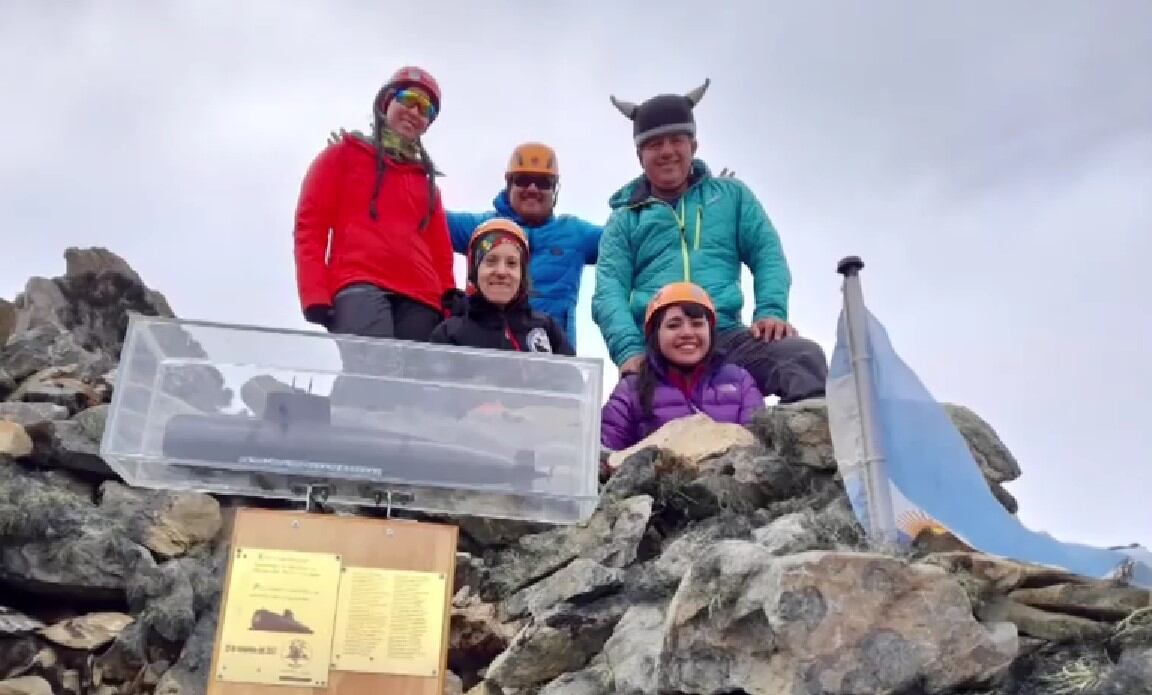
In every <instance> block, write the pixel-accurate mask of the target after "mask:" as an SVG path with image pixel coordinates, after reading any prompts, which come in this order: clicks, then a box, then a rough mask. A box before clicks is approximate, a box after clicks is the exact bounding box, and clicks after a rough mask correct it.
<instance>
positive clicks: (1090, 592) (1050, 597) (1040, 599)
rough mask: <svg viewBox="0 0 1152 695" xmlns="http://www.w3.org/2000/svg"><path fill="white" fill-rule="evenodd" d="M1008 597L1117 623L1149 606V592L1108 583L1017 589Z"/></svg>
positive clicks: (1038, 606)
mask: <svg viewBox="0 0 1152 695" xmlns="http://www.w3.org/2000/svg"><path fill="white" fill-rule="evenodd" d="M1008 598H1009V599H1012V600H1014V601H1017V602H1019V603H1023V604H1025V605H1028V606H1033V607H1035V608H1043V609H1045V610H1055V611H1059V612H1062V613H1071V614H1074V615H1079V616H1082V617H1087V618H1092V619H1095V620H1104V621H1109V620H1120V619H1122V618H1125V617H1127V616H1129V615H1131V614H1132V613H1133V612H1135V611H1137V610H1140V609H1141V608H1146V607H1148V606H1152V592H1150V591H1149V590H1147V589H1140V588H1137V587H1129V586H1115V585H1113V584H1110V583H1107V582H1092V583H1066V584H1054V585H1051V586H1044V587H1031V588H1026V589H1017V590H1015V591H1013V592H1011V593H1010V594H1008Z"/></svg>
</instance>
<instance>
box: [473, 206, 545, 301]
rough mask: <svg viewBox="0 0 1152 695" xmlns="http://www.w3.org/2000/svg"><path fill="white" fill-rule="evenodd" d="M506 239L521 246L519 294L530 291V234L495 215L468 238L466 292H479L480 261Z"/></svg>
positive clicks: (513, 223)
mask: <svg viewBox="0 0 1152 695" xmlns="http://www.w3.org/2000/svg"><path fill="white" fill-rule="evenodd" d="M505 239H511V240H512V243H514V244H516V245H517V246H519V247H520V253H521V254H522V255H521V264H520V291H519V292H518V293H517V296H518V297H520V296H524V295H525V294H527V292H528V254H529V250H528V235H527V234H525V233H524V230H523V229H522V228H521V227H520V225H518V224H516V223H515V222H513V221H512V220H509V219H506V218H503V217H494V218H492V219H490V220H488V221H487V222H484V223H483V224H481V225H479V226H478V227H476V230H475V231H473V232H472V238H471V239H469V240H468V284H467V286H466V287H465V294H467V295H473V294H476V292H478V291H479V290H478V288H477V284H476V283H477V276H478V273H479V268H480V262H481V261H483V260H484V256H486V255H488V252H489V251H491V250H492V249H494V248H496V246H497V245H498V244H500V243H501V242H503V241H504V240H505Z"/></svg>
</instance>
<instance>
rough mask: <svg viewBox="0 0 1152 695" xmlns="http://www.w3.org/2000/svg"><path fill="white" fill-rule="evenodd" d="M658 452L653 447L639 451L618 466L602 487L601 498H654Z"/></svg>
mask: <svg viewBox="0 0 1152 695" xmlns="http://www.w3.org/2000/svg"><path fill="white" fill-rule="evenodd" d="M659 458H660V450H659V449H658V448H656V447H654V446H652V447H647V448H645V449H641V450H640V451H637V452H636V453H634V454H632V455H631V456H629V457H628V458H626V459H624V461H623V462H622V463H621V464H620V467H619V468H617V469H616V471H615V472H614V473H613V474H612V477H611V478H609V479H608V482H607V483H605V485H604V490H603V491H602V492H601V496H602V497H603V498H605V499H609V500H623V499H627V498H629V497H635V496H636V495H649V496H652V497H654V496H656V494H657V492H656V489H657V486H656V465H657V462H658V460H659Z"/></svg>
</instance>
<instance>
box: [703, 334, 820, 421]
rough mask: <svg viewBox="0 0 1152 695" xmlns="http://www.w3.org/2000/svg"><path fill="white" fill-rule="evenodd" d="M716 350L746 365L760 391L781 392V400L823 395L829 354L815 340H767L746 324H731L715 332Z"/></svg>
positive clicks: (789, 338)
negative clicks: (735, 325)
mask: <svg viewBox="0 0 1152 695" xmlns="http://www.w3.org/2000/svg"><path fill="white" fill-rule="evenodd" d="M716 350H717V351H718V352H721V353H723V354H724V355H725V358H726V360H727V361H728V362H731V363H732V364H737V365H740V366H741V367H743V368H744V369H747V370H748V372H749V373H751V374H752V378H753V379H755V380H756V385H757V386H759V387H760V391H761V393H763V394H764V395H765V396H779V397H780V402H781V403H794V402H796V401H802V400H804V399H805V398H816V397H822V396H823V395H824V382H825V380H826V379H827V378H828V358H827V357H826V356H825V355H824V348H822V347H820V344H819V343H817V342H815V341H812V340H808V339H807V338H801V337H799V336H791V337H788V338H782V339H780V340H773V341H770V342H764V341H762V340H759V339H757V338H753V337H752V334H751V333H750V332H749V331H748V329H747V328H732V329H729V330H727V331H724V332H722V333H720V334H719V335H717V336H716Z"/></svg>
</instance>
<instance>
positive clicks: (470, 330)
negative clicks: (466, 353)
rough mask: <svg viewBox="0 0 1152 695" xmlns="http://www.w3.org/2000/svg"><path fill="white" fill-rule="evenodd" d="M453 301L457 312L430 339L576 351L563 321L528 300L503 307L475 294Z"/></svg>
mask: <svg viewBox="0 0 1152 695" xmlns="http://www.w3.org/2000/svg"><path fill="white" fill-rule="evenodd" d="M453 304H455V306H454V307H453V315H452V316H450V317H448V318H447V319H445V320H444V321H443V322H442V323H441V324H440V325H439V326H437V327H436V329H435V330H434V331H432V335H431V336H429V338H428V341H429V342H431V343H446V344H449V345H460V346H462V347H473V348H488V349H492V350H519V351H520V352H550V353H552V354H556V355H568V356H575V354H576V351H575V350H573V349H572V346H571V345H570V344H569V343H568V338H567V336H565V335H564V330H563V329H562V328H560V325H559V324H558V323H556V322H555V321H554V320H552V317H551V316H548V315H547V314H544V313H541V312H539V311H533V310H532V308H531V307H530V306H529V305H528V302H527V301H524V300H521V301H519V302H517V303H515V304H512V305H509V306H508V307H506V308H503V309H502V308H500V307H498V306H496V305H494V304H492V303H491V302H489V301H488V300H486V299H484V297H483V296H481V295H479V294H474V295H472V296H470V297H467V298H466V299H464V300H463V301H457V302H453ZM513 340H514V341H515V342H513Z"/></svg>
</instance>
